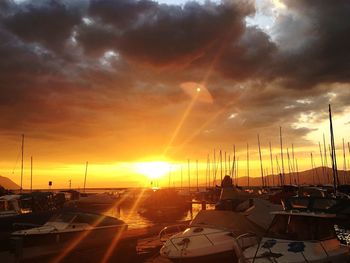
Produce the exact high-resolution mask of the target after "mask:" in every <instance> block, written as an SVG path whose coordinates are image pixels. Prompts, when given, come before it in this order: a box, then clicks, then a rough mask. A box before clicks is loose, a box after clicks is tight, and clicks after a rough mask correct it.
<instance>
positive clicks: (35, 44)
mask: <svg viewBox="0 0 350 263" xmlns="http://www.w3.org/2000/svg"><path fill="white" fill-rule="evenodd" d="M284 4H285V6H286V8H285V9H284V11H283V12H280V13H278V14H274V16H275V20H274V25H273V27H272V28H271V30H270V31H264V30H262V29H261V28H259V26H258V25H256V26H249V25H247V24H246V18H247V17H249V16H253V15H255V12H256V11H255V6H254V3H253V2H252V1H222V2H221V3H213V2H210V1H206V2H205V3H203V4H199V3H197V2H194V1H192V2H188V3H186V4H184V5H181V6H180V5H165V4H159V3H157V2H155V1H148V0H141V1H136V0H118V1H108V0H100V1H94V0H91V1H89V0H81V1H76V2H74V3H73V2H71V1H54V0H40V1H34V2H33V1H24V2H22V3H17V2H14V1H10V0H7V1H1V2H0V38H1V43H0V56H1V60H0V95H1V96H0V114H1V115H2V116H3V117H2V118H1V120H0V129H1V132H2V133H6V134H11V133H12V134H17V133H18V132H19V131H20V132H22V131H26V132H32V133H35V134H36V135H37V136H38V137H40V136H41V137H42V138H44V137H45V136H46V137H45V138H51V139H52V138H80V137H84V138H90V137H94V138H97V137H99V136H101V134H104V135H106V137H108V136H114V135H115V134H118V138H120V144H123V149H127V151H130V153H129V154H130V156H131V155H132V151H131V150H130V149H129V148H128V147H129V145H130V144H132V145H133V146H135V147H139V148H140V149H139V150H138V151H139V152H140V153H139V155H141V154H142V151H147V149H152V151H153V152H157V151H158V150H159V151H161V149H162V147H163V146H164V145H166V143H167V139H169V137H171V134H172V132H173V131H174V130H175V129H176V127H177V124H178V122H179V120H181V117H182V116H183V114H184V112H185V110H186V108H187V106H188V103H189V101H190V99H189V97H188V96H187V95H186V92H184V90H183V89H181V83H190V82H194V83H200V84H201V85H204V86H205V87H206V88H207V91H208V94H210V96H211V98H212V103H210V104H205V103H203V104H196V105H194V106H193V109H192V111H191V114H189V116H188V119H187V120H186V121H185V124H184V125H183V127H182V129H181V131H180V133H179V136H178V138H177V139H176V143H178V144H179V145H180V144H181V143H183V142H186V141H189V140H190V139H189V138H191V142H192V143H193V145H191V146H193V149H195V148H196V147H194V146H197V148H199V147H203V148H206V147H211V146H210V145H212V144H220V143H224V142H231V141H233V140H237V138H240V142H242V143H243V141H245V140H250V139H251V138H253V139H251V140H255V139H254V138H255V137H256V133H257V132H259V133H261V134H262V135H264V136H266V138H267V139H269V140H273V138H274V136H276V133H277V132H276V129H277V128H278V127H279V126H283V127H284V129H285V130H286V133H288V134H290V136H291V140H294V141H297V142H298V143H300V144H303V143H308V142H306V141H305V139H304V138H303V137H304V136H305V135H306V134H307V133H309V132H310V129H309V128H307V127H297V128H296V126H295V123H298V122H299V118H300V114H302V113H304V114H310V113H311V112H314V113H315V114H314V116H313V120H314V121H315V122H320V121H322V120H324V119H326V118H327V110H325V108H326V107H327V104H328V103H329V102H332V104H335V105H336V107H335V109H334V112H335V113H336V114H341V112H342V111H343V110H344V109H345V108H346V107H348V105H349V98H350V93H349V92H348V90H349V81H350V80H349V76H350V74H349V70H350V66H349V61H350V52H349V50H348V47H349V46H350V45H349V44H350V37H349V36H350V34H349V33H350V24H349V23H350V22H349V19H348V17H349V15H350V7H349V3H348V2H347V1H345V0H344V1H339V2H337V4H336V5H335V4H333V3H328V2H320V1H297V2H296V1H284ZM327 94H333V95H334V94H335V95H334V96H333V95H332V96H328V95H327ZM232 113H235V114H236V115H235V117H234V118H228V116H230V114H232ZM205 130H210V131H211V132H210V133H205V132H204V131H205ZM107 134H108V136H107ZM193 134H195V135H193ZM39 135H40V136H39ZM146 137H147V138H146ZM193 149H187V150H189V152H191V151H193Z"/></svg>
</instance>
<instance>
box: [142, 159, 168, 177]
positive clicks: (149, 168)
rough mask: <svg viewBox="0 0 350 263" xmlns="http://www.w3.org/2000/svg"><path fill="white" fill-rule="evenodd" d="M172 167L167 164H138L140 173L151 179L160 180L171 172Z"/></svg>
mask: <svg viewBox="0 0 350 263" xmlns="http://www.w3.org/2000/svg"><path fill="white" fill-rule="evenodd" d="M169 169H170V166H169V164H168V163H167V162H143V163H137V164H136V170H137V172H138V173H140V174H143V175H146V176H147V177H148V178H150V179H158V178H160V177H162V176H163V175H165V174H166V173H167V172H169Z"/></svg>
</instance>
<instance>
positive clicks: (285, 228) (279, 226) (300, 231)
mask: <svg viewBox="0 0 350 263" xmlns="http://www.w3.org/2000/svg"><path fill="white" fill-rule="evenodd" d="M274 214H275V217H274V219H273V221H272V223H271V226H270V228H269V231H268V233H267V235H266V236H267V237H269V238H275V239H286V240H295V241H307V240H328V239H332V238H336V233H335V229H334V218H335V215H332V214H315V213H306V212H292V211H291V212H275V213H274Z"/></svg>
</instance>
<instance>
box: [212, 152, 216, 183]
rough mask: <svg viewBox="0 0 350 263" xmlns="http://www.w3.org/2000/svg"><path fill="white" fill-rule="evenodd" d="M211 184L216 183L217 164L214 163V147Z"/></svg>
mask: <svg viewBox="0 0 350 263" xmlns="http://www.w3.org/2000/svg"><path fill="white" fill-rule="evenodd" d="M213 162H214V165H213V186H214V184H215V185H216V171H217V165H216V153H215V149H214V158H213Z"/></svg>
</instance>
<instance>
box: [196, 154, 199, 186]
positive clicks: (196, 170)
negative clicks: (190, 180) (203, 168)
mask: <svg viewBox="0 0 350 263" xmlns="http://www.w3.org/2000/svg"><path fill="white" fill-rule="evenodd" d="M196 176H197V192H199V186H198V160H196Z"/></svg>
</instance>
